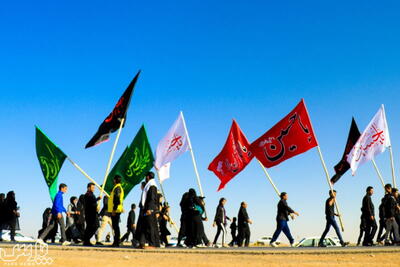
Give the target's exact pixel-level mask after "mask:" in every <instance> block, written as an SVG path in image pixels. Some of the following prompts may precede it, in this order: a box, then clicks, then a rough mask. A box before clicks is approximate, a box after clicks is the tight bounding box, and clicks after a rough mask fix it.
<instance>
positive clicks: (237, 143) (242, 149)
mask: <svg viewBox="0 0 400 267" xmlns="http://www.w3.org/2000/svg"><path fill="white" fill-rule="evenodd" d="M253 157H254V156H253V154H252V153H251V152H250V143H249V141H248V140H247V138H246V136H245V135H244V133H243V132H242V130H241V129H240V127H239V125H238V124H237V123H236V121H235V120H233V122H232V126H231V129H230V131H229V135H228V138H227V140H226V142H225V145H224V147H223V148H222V150H221V152H220V153H219V154H218V156H216V157H215V158H214V160H213V161H212V162H211V163H210V165H209V166H208V169H209V170H210V171H212V172H214V173H215V175H216V176H217V177H218V178H219V179H220V180H221V184H220V186H219V188H218V191H220V190H221V189H223V188H224V187H225V185H226V184H227V183H228V182H229V181H230V180H232V179H233V177H235V176H236V175H237V174H239V173H240V172H241V171H242V170H243V169H244V168H245V167H246V166H247V164H249V163H250V161H251V160H252V159H253Z"/></svg>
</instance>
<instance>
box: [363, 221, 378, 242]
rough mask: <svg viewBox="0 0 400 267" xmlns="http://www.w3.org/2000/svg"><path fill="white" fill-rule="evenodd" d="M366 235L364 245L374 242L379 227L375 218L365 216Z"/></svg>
mask: <svg viewBox="0 0 400 267" xmlns="http://www.w3.org/2000/svg"><path fill="white" fill-rule="evenodd" d="M364 220H365V236H364V242H363V245H369V244H372V243H374V241H373V240H374V237H375V234H376V230H377V229H378V225H377V224H376V221H375V220H371V218H365V219H364Z"/></svg>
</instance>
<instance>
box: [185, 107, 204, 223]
mask: <svg viewBox="0 0 400 267" xmlns="http://www.w3.org/2000/svg"><path fill="white" fill-rule="evenodd" d="M181 116H182V121H183V128H185V133H186V136H187V140H188V144H189V150H190V155H191V156H192V162H193V167H194V172H195V173H196V178H197V184H198V186H199V190H200V196H202V197H204V193H203V188H202V187H201V182H200V175H199V171H198V170H197V164H196V159H195V157H194V153H193V148H192V143H191V142H190V137H189V132H188V130H187V128H186V121H185V117H184V116H183V112H182V111H181ZM204 214H205V216H206V218H207V211H206V209H204Z"/></svg>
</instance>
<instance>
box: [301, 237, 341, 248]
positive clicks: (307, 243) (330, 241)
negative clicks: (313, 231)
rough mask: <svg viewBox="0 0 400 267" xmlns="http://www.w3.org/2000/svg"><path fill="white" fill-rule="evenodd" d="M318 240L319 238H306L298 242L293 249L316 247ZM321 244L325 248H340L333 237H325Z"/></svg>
mask: <svg viewBox="0 0 400 267" xmlns="http://www.w3.org/2000/svg"><path fill="white" fill-rule="evenodd" d="M319 240H320V238H319V237H306V238H303V239H302V240H300V242H298V243H297V244H296V245H295V247H297V248H301V247H318V244H319ZM323 244H324V245H325V246H327V247H341V244H340V241H339V239H338V238H334V237H326V238H325V239H324V242H323Z"/></svg>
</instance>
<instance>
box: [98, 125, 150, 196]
mask: <svg viewBox="0 0 400 267" xmlns="http://www.w3.org/2000/svg"><path fill="white" fill-rule="evenodd" d="M153 163H154V156H153V152H152V150H151V146H150V143H149V140H148V138H147V134H146V129H145V127H144V125H143V126H142V127H141V128H140V130H139V131H138V133H137V134H136V136H135V138H134V139H133V141H132V143H131V144H130V145H129V146H128V147H127V148H126V149H125V150H124V152H123V153H122V155H121V157H120V158H119V159H118V161H117V163H116V164H115V165H114V167H113V168H112V169H111V171H110V173H109V175H108V176H107V181H106V183H105V187H104V190H105V191H106V192H107V193H111V191H112V189H113V179H114V177H115V176H116V175H119V176H121V180H122V181H121V185H122V188H123V189H124V196H125V197H126V196H127V195H128V193H129V192H130V191H131V190H132V188H133V187H135V186H136V185H137V184H139V183H140V182H141V181H142V180H143V179H144V177H145V175H146V173H147V172H148V171H150V170H151V168H153Z"/></svg>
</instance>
